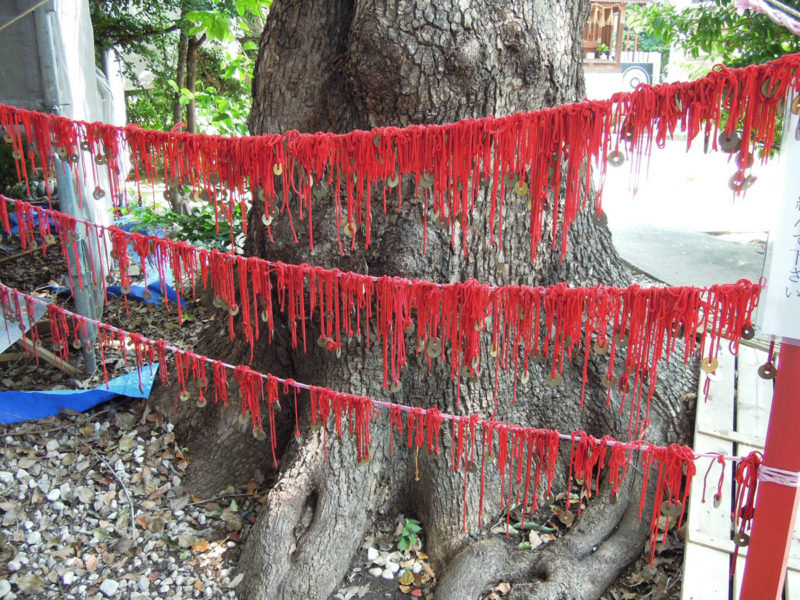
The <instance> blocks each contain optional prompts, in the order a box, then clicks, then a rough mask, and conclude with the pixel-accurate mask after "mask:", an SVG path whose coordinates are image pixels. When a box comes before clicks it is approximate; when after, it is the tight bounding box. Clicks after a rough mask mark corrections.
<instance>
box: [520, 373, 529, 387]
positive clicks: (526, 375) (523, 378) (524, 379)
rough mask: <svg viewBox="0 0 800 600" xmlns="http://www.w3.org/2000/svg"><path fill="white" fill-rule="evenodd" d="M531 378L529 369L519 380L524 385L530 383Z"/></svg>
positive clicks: (521, 374)
mask: <svg viewBox="0 0 800 600" xmlns="http://www.w3.org/2000/svg"><path fill="white" fill-rule="evenodd" d="M530 378H531V374H530V373H528V371H527V369H526V370H525V371H523V372H522V373H520V376H519V380H520V383H522V384H523V385H524V384H526V383H528V380H529V379H530Z"/></svg>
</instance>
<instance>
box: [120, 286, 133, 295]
mask: <svg viewBox="0 0 800 600" xmlns="http://www.w3.org/2000/svg"><path fill="white" fill-rule="evenodd" d="M120 291H121V292H122V295H123V296H127V295H128V294H130V293H131V286H129V285H123V286H122V287H121V288H120Z"/></svg>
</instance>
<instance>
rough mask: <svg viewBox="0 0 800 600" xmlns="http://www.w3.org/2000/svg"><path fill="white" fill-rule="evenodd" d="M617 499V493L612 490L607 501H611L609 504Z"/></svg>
mask: <svg viewBox="0 0 800 600" xmlns="http://www.w3.org/2000/svg"><path fill="white" fill-rule="evenodd" d="M617 500H618V498H617V494H616V493H614V492H611V496H609V502H611V504H616V503H617Z"/></svg>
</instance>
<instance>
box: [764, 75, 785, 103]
mask: <svg viewBox="0 0 800 600" xmlns="http://www.w3.org/2000/svg"><path fill="white" fill-rule="evenodd" d="M780 87H781V85H780V82H777V85H775V87H773V86H772V78H771V77H767V78H766V79H765V80H764V83H762V84H761V93H762V94H763V96H764V98H774V97H775V94H777V93H778V90H779V89H780Z"/></svg>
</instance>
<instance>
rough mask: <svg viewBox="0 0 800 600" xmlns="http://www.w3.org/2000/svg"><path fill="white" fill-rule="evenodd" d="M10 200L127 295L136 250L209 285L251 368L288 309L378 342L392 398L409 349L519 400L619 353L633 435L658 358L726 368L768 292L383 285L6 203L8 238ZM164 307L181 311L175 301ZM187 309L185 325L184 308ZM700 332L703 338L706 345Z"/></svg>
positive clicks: (386, 281) (327, 328) (143, 258)
mask: <svg viewBox="0 0 800 600" xmlns="http://www.w3.org/2000/svg"><path fill="white" fill-rule="evenodd" d="M9 204H13V210H14V212H15V214H16V216H17V222H18V224H19V235H20V238H21V241H22V246H23V248H24V247H27V246H28V245H30V244H31V243H35V239H36V236H37V235H39V236H40V237H41V239H43V240H55V239H56V238H57V239H58V241H59V242H60V244H61V247H62V250H63V251H65V250H66V248H67V247H68V245H70V244H75V243H76V240H77V239H78V236H79V235H84V236H86V238H87V239H89V240H94V242H93V243H89V244H87V246H88V248H89V256H90V259H91V257H92V256H93V251H92V246H93V244H94V245H95V246H97V247H98V248H99V247H100V245H101V244H103V245H107V246H108V248H109V250H110V253H111V255H112V256H113V257H114V259H115V260H116V261H117V263H118V270H119V275H120V278H121V284H122V289H123V291H124V290H125V289H126V287H129V286H130V280H129V278H128V274H127V272H128V267H129V264H128V252H127V249H128V247H129V246H132V247H133V248H134V250H135V252H136V254H137V255H138V256H139V258H140V265H141V268H142V269H143V270H145V269H146V264H147V259H148V258H151V257H154V258H155V263H156V265H157V269H158V272H159V277H160V279H161V280H162V281H164V280H165V279H166V277H165V276H164V275H165V273H167V272H168V271H171V273H172V276H173V278H174V281H175V284H176V290H177V293H178V295H179V298H180V295H181V294H182V293H183V292H182V290H184V289H191V290H192V293H194V292H195V290H196V287H197V284H198V283H200V284H202V285H203V286H208V287H210V288H211V290H212V291H213V293H214V297H215V302H216V304H217V305H218V306H219V307H222V308H225V309H227V311H228V329H229V335H230V337H231V339H234V336H235V332H236V329H237V328H236V326H235V321H238V327H239V329H240V330H241V331H242V332H243V334H244V336H245V339H246V340H247V342H248V343H249V345H250V351H251V360H252V356H253V352H254V348H255V343H256V341H257V340H259V339H261V338H262V336H266V337H267V339H268V340H269V341H271V340H272V335H273V331H274V326H275V316H276V312H279V313H283V314H284V315H285V317H286V318H287V320H288V322H289V326H290V332H291V340H292V342H291V343H292V347H293V348H297V347H298V346H302V348H303V350H304V351H305V350H307V346H308V343H309V342H313V341H314V340H312V339H310V333H309V332H308V331H307V323H306V321H307V320H316V322H317V325H318V327H319V331H320V334H319V337H318V338H316V343H318V344H319V345H320V346H323V347H324V348H326V349H327V350H329V351H332V352H337V351H339V350H340V349H341V347H342V345H344V344H346V343H347V341H348V339H352V338H356V339H362V340H364V342H363V343H364V344H365V345H366V347H367V348H369V347H370V346H371V345H372V344H373V342H372V341H371V339H374V340H375V342H377V344H378V346H379V347H380V350H381V352H382V355H383V365H384V374H383V375H384V380H383V385H384V386H385V387H387V388H388V389H389V391H397V390H398V389H399V381H400V377H401V372H402V370H403V369H404V367H405V366H406V364H407V362H408V359H409V357H408V354H407V351H408V346H409V344H410V345H411V347H412V348H413V350H415V351H416V354H417V355H418V356H419V358H420V359H421V361H423V362H427V364H428V365H429V366H431V365H433V364H434V363H436V362H441V363H443V364H445V365H448V366H449V372H450V377H451V378H452V379H453V380H454V381H455V382H457V383H460V382H461V381H463V380H467V379H470V378H477V377H479V376H480V375H481V373H482V372H485V371H487V370H488V371H489V372H492V373H493V374H494V377H495V390H496V383H497V378H498V375H499V371H500V369H502V370H504V371H511V372H512V373H513V374H514V377H515V385H514V395H515V397H516V392H517V388H518V386H520V385H522V386H525V385H526V384H527V382H528V380H529V379H530V376H531V375H530V374H531V370H532V369H533V367H532V364H535V363H538V362H541V363H544V365H543V366H542V367H541V368H543V369H545V371H544V373H545V378H546V381H547V382H548V383H549V384H550V385H551V386H553V387H555V386H557V385H559V383H560V382H561V380H562V374H563V372H564V366H565V363H566V362H569V361H572V360H573V359H574V358H575V357H580V354H581V353H582V357H581V358H582V373H581V376H582V381H583V387H582V392H581V393H582V394H583V391H584V390H585V385H586V382H587V381H588V379H587V378H588V361H589V357H590V355H591V354H592V353H594V354H598V355H608V367H607V371H606V373H605V377H604V379H603V381H602V382H601V383H602V384H603V386H604V387H605V388H606V389H607V390H608V402H609V404H610V402H611V397H612V396H611V394H612V390H616V391H617V392H619V394H620V395H621V403H620V407H619V410H620V412H622V411H623V409H624V407H625V405H626V402H627V401H628V400H629V412H630V416H629V433H630V435H639V434H641V432H642V431H644V430H646V428H647V425H648V414H649V405H650V399H651V397H652V395H653V393H654V392H655V386H656V381H657V376H658V363H659V361H661V360H662V359H664V360H668V359H669V357H670V355H671V354H673V353H674V352H675V350H676V344H677V342H678V341H679V340H682V341H683V342H684V347H683V356H682V358H683V360H684V361H688V360H689V358H691V357H692V356H694V355H695V354H696V352H697V348H698V347H699V348H702V347H704V346H703V344H704V343H705V339H706V336H710V340H711V343H710V345H709V351H708V356H707V357H705V359H704V362H703V366H704V368H706V369H707V370H710V371H714V370H715V364H716V356H717V353H718V351H719V347H720V344H721V343H722V339H723V338H728V339H730V340H731V342H730V344H731V347H732V349H733V350H734V351H735V350H736V346H737V344H738V340H739V338H740V337H741V336H742V335H747V332H748V331H752V314H753V310H754V309H755V306H756V304H757V302H758V296H759V292H760V287H759V286H758V285H757V284H753V283H750V282H749V281H746V280H742V281H739V282H737V283H733V284H719V285H713V286H711V287H708V288H696V287H688V286H686V287H640V286H638V285H633V286H630V287H627V288H618V287H612V286H603V285H598V286H595V287H575V288H571V287H568V286H567V285H566V284H563V283H561V284H558V285H554V286H549V287H529V286H515V285H508V286H496V287H494V286H490V285H488V284H486V283H480V282H478V281H475V280H470V281H466V282H457V283H451V284H438V283H434V282H430V281H420V280H410V279H404V278H401V277H372V276H368V275H361V274H358V273H352V272H342V271H339V270H336V269H324V268H321V267H314V266H310V265H306V264H303V265H289V264H285V263H280V262H272V261H267V260H264V259H261V258H257V257H243V256H239V255H236V254H233V253H225V252H220V251H218V250H205V249H202V248H198V247H195V246H191V245H189V244H187V243H185V242H174V241H171V240H169V239H165V238H160V237H157V236H148V235H142V234H138V233H132V232H127V231H123V230H122V229H119V228H116V227H108V228H105V227H103V226H101V225H96V224H93V223H89V222H86V221H79V220H77V219H75V218H73V217H71V216H69V215H65V214H63V213H60V212H58V211H53V210H50V209H46V208H41V207H36V206H33V205H31V204H28V203H26V202H24V201H21V200H10V199H6V198H4V197H3V196H0V226H2V227H3V228H4V230H5V231H6V232H8V231H9V225H8V218H7V216H8V210H9ZM34 215H36V216H37V217H38V218H37V219H34V218H33V217H34ZM48 217H49V218H48ZM51 222H52V223H54V224H55V230H54V231H51V225H50V223H51ZM35 223H36V224H35ZM97 256H103V253H98V254H97ZM92 260H93V259H92ZM100 266H101V269H100V270H99V271H100V275H99V276H97V281H92V282H84V283H83V285H101V286H102V285H105V279H106V278H105V276H104V274H105V273H108V272H109V269H108V268H107V267H108V265H104V264H103V263H102V261H100ZM165 304H166V306H167V307H169V302H168V300H166V297H165ZM175 306H177V312H178V318H179V319H180V318H181V307H180V304H179V303H176V304H175ZM698 331H700V332H701V333H700V335H701V337H702V339H701V342H702V343H701V344H699V345H696V344H695V337H696V335H697V333H698ZM373 332H374V333H373ZM482 349H483V352H482ZM621 354H624V361H622V362H623V364H622V366H621V367H619V365H618V364H617V361H615V358H616V357H617V356H619V355H621ZM482 361H487V362H488V364H484V362H482ZM459 388H460V386H459ZM495 395H496V391H495ZM643 399H644V401H645V402H644V410H643V412H644V415H643V416H642V415H641V413H642V400H643ZM496 401H497V399H496V397H495V404H496ZM493 416H494V415H493Z"/></svg>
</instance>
